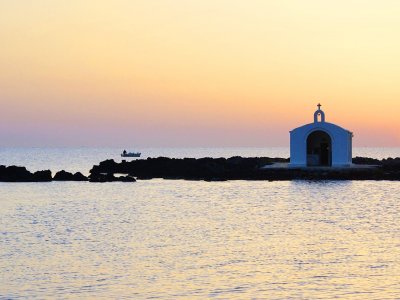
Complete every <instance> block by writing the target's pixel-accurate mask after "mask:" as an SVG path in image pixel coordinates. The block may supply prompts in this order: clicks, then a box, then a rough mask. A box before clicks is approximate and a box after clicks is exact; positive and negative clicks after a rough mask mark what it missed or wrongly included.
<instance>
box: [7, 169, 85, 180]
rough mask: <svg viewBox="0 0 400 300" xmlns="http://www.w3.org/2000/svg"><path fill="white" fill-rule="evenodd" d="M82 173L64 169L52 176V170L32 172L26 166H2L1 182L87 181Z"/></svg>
mask: <svg viewBox="0 0 400 300" xmlns="http://www.w3.org/2000/svg"><path fill="white" fill-rule="evenodd" d="M87 180H88V178H87V177H86V176H84V175H83V174H82V173H80V172H77V173H75V174H72V173H69V172H66V171H64V170H62V171H60V172H57V173H56V174H55V176H54V177H52V174H51V171H50V170H44V171H37V172H34V173H32V172H30V171H28V170H27V169H26V168H25V167H18V166H9V167H6V166H0V182H49V181H87Z"/></svg>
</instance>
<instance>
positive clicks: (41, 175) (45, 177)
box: [33, 170, 52, 182]
mask: <svg viewBox="0 0 400 300" xmlns="http://www.w3.org/2000/svg"><path fill="white" fill-rule="evenodd" d="M33 178H34V180H35V181H38V182H45V181H46V182H47V181H52V177H51V171H50V170H44V171H37V172H35V173H33Z"/></svg>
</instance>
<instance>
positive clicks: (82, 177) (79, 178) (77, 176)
mask: <svg viewBox="0 0 400 300" xmlns="http://www.w3.org/2000/svg"><path fill="white" fill-rule="evenodd" d="M73 177H74V181H88V178H87V177H86V176H85V175H83V174H82V173H81V172H76V173H75V174H74V176H73Z"/></svg>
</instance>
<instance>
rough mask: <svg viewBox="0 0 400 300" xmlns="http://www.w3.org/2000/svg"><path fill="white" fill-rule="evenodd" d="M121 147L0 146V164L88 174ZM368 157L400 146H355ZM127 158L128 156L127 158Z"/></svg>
mask: <svg viewBox="0 0 400 300" xmlns="http://www.w3.org/2000/svg"><path fill="white" fill-rule="evenodd" d="M123 150H124V149H120V148H86V147H84V148H78V147H76V148H0V165H18V166H25V167H26V168H27V169H28V170H30V171H38V170H44V169H50V170H51V171H52V172H57V171H59V170H66V171H69V172H82V173H83V174H86V175H88V174H89V170H90V169H91V168H92V166H93V165H95V164H98V163H99V162H101V161H103V160H106V159H114V160H115V161H117V162H118V161H121V160H122V157H121V156H120V154H121V152H122V151H123ZM126 150H127V151H140V152H141V153H142V156H141V158H143V159H146V158H147V157H159V156H164V157H171V158H184V157H192V158H200V157H214V158H215V157H226V158H228V157H232V156H242V157H256V156H258V157H260V156H267V157H282V158H288V157H289V156H290V149H289V147H266V148H251V147H241V148H240V147H235V148H233V147H232V148H135V147H127V148H126ZM355 156H363V157H371V158H377V159H382V158H388V157H400V148H354V149H353V157H355ZM128 159H129V158H128Z"/></svg>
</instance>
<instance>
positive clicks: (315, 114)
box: [314, 103, 325, 123]
mask: <svg viewBox="0 0 400 300" xmlns="http://www.w3.org/2000/svg"><path fill="white" fill-rule="evenodd" d="M317 106H318V110H317V111H316V112H315V113H314V123H317V122H321V123H323V122H325V113H324V112H323V111H322V110H321V106H322V105H321V103H318V104H317ZM318 117H321V121H318Z"/></svg>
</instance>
